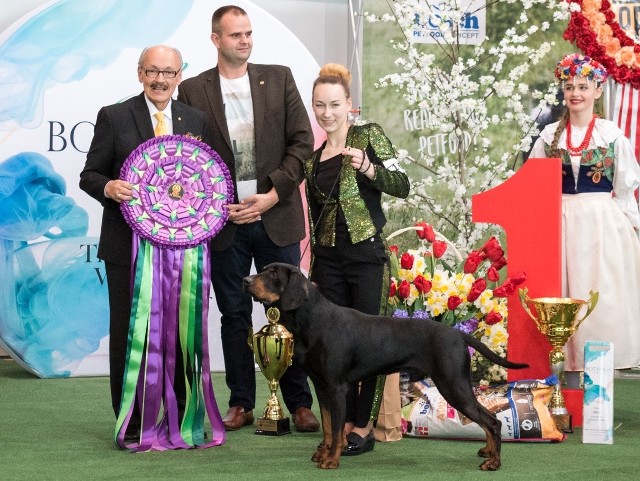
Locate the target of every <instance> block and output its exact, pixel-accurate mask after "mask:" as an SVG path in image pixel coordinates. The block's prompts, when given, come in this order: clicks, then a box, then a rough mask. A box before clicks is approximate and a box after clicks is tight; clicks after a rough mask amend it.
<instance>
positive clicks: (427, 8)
mask: <svg viewBox="0 0 640 481" xmlns="http://www.w3.org/2000/svg"><path fill="white" fill-rule="evenodd" d="M460 7H461V10H463V11H464V14H463V15H462V17H460V18H455V17H454V16H453V15H452V13H453V12H452V11H451V5H450V4H449V3H448V2H440V3H438V2H424V9H423V10H422V11H420V12H416V14H415V17H414V21H413V29H412V37H411V40H412V41H413V42H416V43H442V37H443V36H444V35H445V34H446V33H445V32H446V31H451V32H452V33H453V34H454V35H456V36H457V41H458V43H460V44H463V45H479V44H481V43H482V42H483V41H484V39H485V36H486V28H487V20H486V8H485V0H461V2H460Z"/></svg>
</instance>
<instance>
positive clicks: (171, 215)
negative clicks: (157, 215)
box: [169, 210, 178, 223]
mask: <svg viewBox="0 0 640 481" xmlns="http://www.w3.org/2000/svg"><path fill="white" fill-rule="evenodd" d="M169 219H171V222H172V223H173V222H175V221H177V220H178V213H177V212H176V211H175V210H172V211H171V214H170V215H169Z"/></svg>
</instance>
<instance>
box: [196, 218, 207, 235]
mask: <svg viewBox="0 0 640 481" xmlns="http://www.w3.org/2000/svg"><path fill="white" fill-rule="evenodd" d="M198 225H199V226H200V227H202V228H203V229H204V230H205V231H207V232H209V225H208V224H207V223H206V222H205V221H204V219H200V220H199V221H198Z"/></svg>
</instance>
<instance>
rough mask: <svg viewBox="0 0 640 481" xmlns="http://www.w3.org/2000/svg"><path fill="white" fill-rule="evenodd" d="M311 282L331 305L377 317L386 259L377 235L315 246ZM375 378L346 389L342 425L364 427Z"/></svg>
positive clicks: (343, 237)
mask: <svg viewBox="0 0 640 481" xmlns="http://www.w3.org/2000/svg"><path fill="white" fill-rule="evenodd" d="M313 255H314V260H313V268H312V271H311V279H312V280H313V281H314V282H316V283H317V284H318V288H319V289H320V292H321V293H322V294H323V295H324V296H325V297H326V298H327V299H329V300H330V301H331V302H333V303H334V304H337V305H339V306H343V307H351V308H353V309H356V310H358V311H360V312H364V313H365V314H376V315H377V314H380V305H381V302H382V297H383V296H384V297H386V296H387V292H382V290H383V285H386V283H385V282H384V281H385V280H384V279H383V276H384V275H385V272H387V271H386V270H385V266H387V265H388V262H389V256H388V254H387V249H386V246H385V243H384V242H383V241H382V239H381V237H380V236H379V235H376V236H374V237H371V238H370V239H367V240H364V241H362V242H358V243H356V244H352V243H351V241H350V240H349V238H348V236H347V235H346V234H341V233H337V234H336V243H335V246H334V247H323V246H315V247H314V249H313ZM376 382H377V378H375V377H374V378H371V379H364V380H362V381H361V382H360V383H359V384H354V385H352V386H349V391H348V393H347V413H346V418H345V420H346V422H353V423H355V425H356V426H357V427H359V428H364V427H366V425H367V424H368V422H369V419H370V417H371V408H372V406H373V399H374V395H375V390H376Z"/></svg>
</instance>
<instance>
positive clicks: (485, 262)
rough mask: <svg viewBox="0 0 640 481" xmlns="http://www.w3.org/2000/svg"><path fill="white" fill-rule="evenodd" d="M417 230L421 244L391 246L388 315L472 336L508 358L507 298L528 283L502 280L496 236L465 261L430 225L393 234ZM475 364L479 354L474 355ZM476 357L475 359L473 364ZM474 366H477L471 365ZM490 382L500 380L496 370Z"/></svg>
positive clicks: (502, 260) (500, 251)
mask: <svg viewBox="0 0 640 481" xmlns="http://www.w3.org/2000/svg"><path fill="white" fill-rule="evenodd" d="M411 230H414V231H415V232H416V234H417V238H418V240H419V242H420V244H421V246H420V247H419V248H418V249H409V250H407V251H405V252H403V253H402V254H400V253H399V252H398V248H397V247H395V246H391V247H390V248H389V249H390V250H391V276H392V277H391V283H390V288H389V314H390V315H392V316H395V317H414V318H429V319H434V320H437V321H439V322H443V323H445V324H447V325H450V326H453V327H455V328H457V329H460V330H463V331H465V332H468V333H470V334H472V335H474V336H476V337H477V338H478V339H480V340H482V341H483V342H484V343H485V344H487V345H488V346H489V347H490V348H491V349H492V350H494V351H495V352H497V353H498V354H501V355H505V354H506V340H507V331H506V317H507V299H506V298H507V297H508V296H509V295H511V294H513V293H514V292H515V290H516V287H517V286H518V285H520V284H522V283H523V282H524V280H525V274H524V273H523V272H521V273H518V274H517V275H515V276H513V277H511V278H506V279H504V280H502V281H501V274H500V271H501V270H502V269H503V268H504V267H505V266H506V265H507V260H506V257H505V254H504V251H503V249H502V246H501V245H500V243H499V242H498V240H497V239H496V238H495V237H491V238H490V239H489V240H487V241H486V242H485V243H484V245H483V246H482V247H480V248H479V249H477V250H474V251H472V252H470V253H469V254H468V255H467V257H466V258H463V257H462V255H461V254H460V252H458V250H457V249H456V247H455V246H454V245H453V244H451V243H450V242H449V241H448V240H447V239H446V238H445V237H444V236H442V235H441V234H439V233H437V232H436V231H435V230H434V229H433V227H432V226H431V225H429V224H427V223H426V222H418V223H417V224H416V225H415V226H413V227H409V228H406V229H401V230H399V231H397V232H394V233H393V234H391V235H390V236H389V238H388V239H391V238H393V237H394V236H396V235H398V234H400V233H402V232H406V231H411ZM472 355H473V357H475V361H476V362H475V363H474V364H475V365H476V366H478V365H479V364H481V363H482V359H481V355H480V354H479V353H475V351H472ZM473 357H472V360H473ZM472 367H473V366H472ZM495 371H496V372H495V373H494V375H491V376H489V378H490V380H492V381H494V380H496V381H502V380H503V379H504V377H505V376H506V372H505V371H504V369H502V368H500V367H499V366H497V367H496V368H495Z"/></svg>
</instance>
